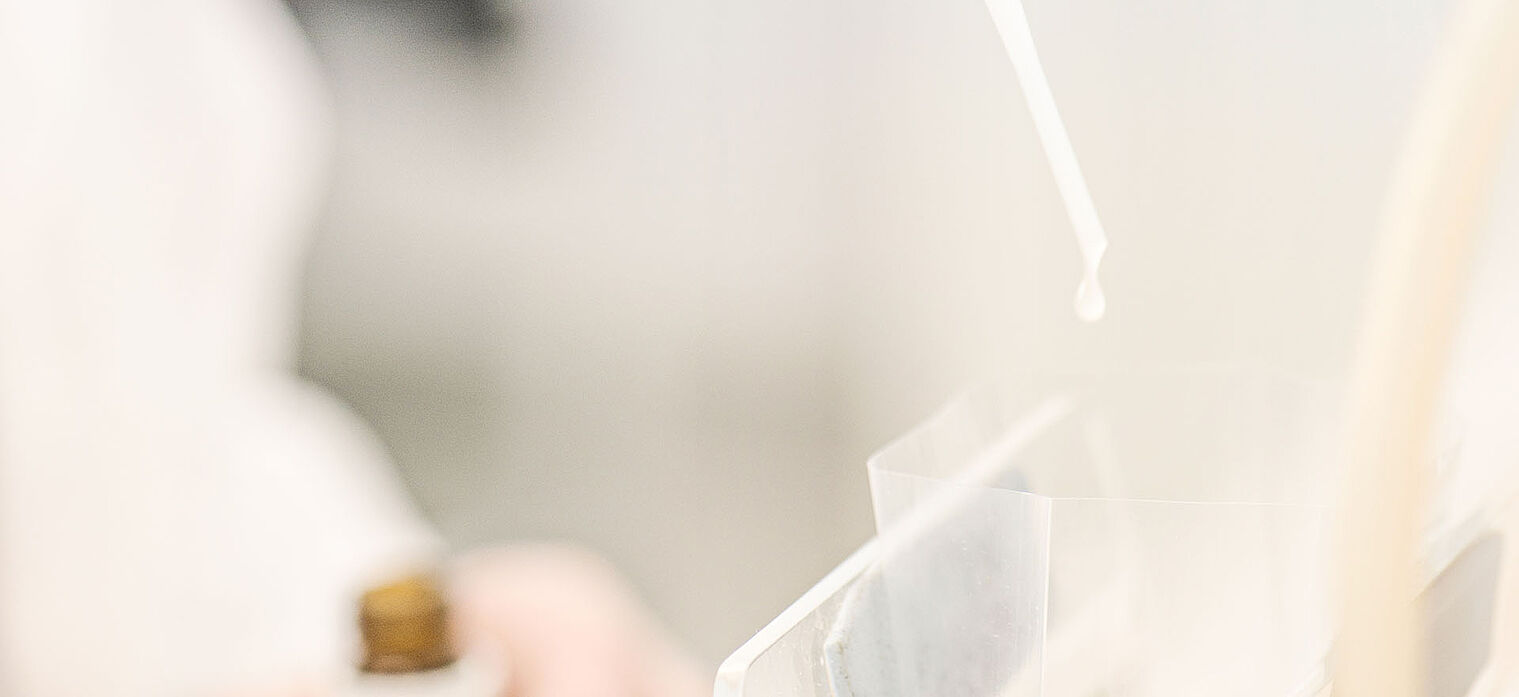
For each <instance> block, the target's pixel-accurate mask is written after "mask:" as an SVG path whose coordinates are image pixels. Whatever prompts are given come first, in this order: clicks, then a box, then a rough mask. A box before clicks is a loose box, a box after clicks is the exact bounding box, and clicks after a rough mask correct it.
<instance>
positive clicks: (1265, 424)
mask: <svg viewBox="0 0 1519 697" xmlns="http://www.w3.org/2000/svg"><path fill="white" fill-rule="evenodd" d="M1327 394H1328V393H1327V392H1326V391H1324V390H1320V389H1316V388H1315V387H1313V386H1312V385H1310V384H1308V383H1305V382H1302V381H1299V380H1295V379H1292V378H1289V377H1285V376H1280V375H1274V374H1271V373H1268V372H1266V371H1264V370H1255V369H1241V368H1232V367H1220V368H1198V369H1185V370H1159V371H1146V372H1136V373H1127V374H1112V375H1087V376H1063V377H1060V378H1054V379H1045V380H1038V379H1020V380H1009V381H1006V382H1003V383H1000V384H997V385H994V386H989V387H987V388H984V389H979V390H975V391H972V392H970V393H968V394H966V395H965V396H964V397H962V398H961V399H959V400H956V401H955V402H953V403H952V404H950V405H949V406H948V407H946V408H945V409H944V410H942V411H941V412H940V413H938V414H936V415H935V416H934V417H932V418H931V419H929V420H928V421H927V422H926V423H924V424H923V425H921V426H919V427H918V428H916V429H914V430H913V431H911V432H910V433H909V434H908V435H906V436H904V437H903V438H902V439H900V440H898V441H897V442H895V443H893V444H891V445H890V446H888V447H886V448H885V449H883V450H882V451H881V452H879V453H878V454H876V455H875V456H874V457H873V458H872V459H871V461H870V464H869V469H870V482H871V493H872V496H873V499H874V505H875V513H876V519H877V526H878V536H877V538H876V539H874V540H872V541H871V542H870V543H869V544H867V545H865V546H864V547H863V548H861V549H860V550H859V551H858V552H856V553H855V554H854V555H853V556H851V557H850V558H849V559H848V560H846V561H845V562H844V563H843V564H842V565H840V566H839V567H838V568H837V569H835V570H834V571H833V572H832V573H830V574H829V575H828V576H827V577H826V578H824V579H823V581H821V582H820V583H819V584H818V585H817V586H816V587H814V588H813V589H812V590H810V591H809V592H808V593H807V594H806V595H804V596H803V597H802V598H801V599H800V600H798V601H797V602H796V603H795V604H794V605H793V606H792V607H790V608H788V609H787V610H786V611H785V612H784V613H782V615H781V616H780V617H778V618H777V619H776V620H775V621H774V622H772V623H771V624H770V625H769V626H767V627H766V628H765V629H763V630H762V631H761V632H760V633H759V634H757V635H756V636H755V637H754V638H753V639H752V640H750V641H749V642H748V643H746V644H745V645H744V646H743V647H741V648H740V649H739V650H738V651H737V652H735V653H734V654H733V655H732V656H731V657H730V658H729V659H728V660H727V661H725V662H724V663H723V665H722V667H721V669H720V671H719V676H718V682H717V690H716V694H717V695H718V697H741V696H742V697H803V696H822V695H837V696H839V697H843V696H846V695H851V696H854V697H895V696H897V695H902V696H907V695H914V696H926V695H945V696H948V695H954V696H956V697H983V696H984V697H991V696H992V695H1012V696H1023V695H1028V696H1044V697H1053V696H1062V697H1063V696H1070V697H1087V696H1089V695H1095V694H1105V695H1112V696H1114V697H1117V696H1118V695H1170V696H1176V695H1216V694H1228V695H1233V696H1243V697H1251V696H1254V695H1270V696H1272V697H1283V696H1286V695H1295V694H1304V693H1311V691H1313V690H1316V689H1317V688H1318V687H1319V686H1320V683H1321V682H1322V666H1323V661H1324V658H1325V656H1326V652H1327V649H1328V644H1329V636H1330V632H1329V621H1328V619H1329V613H1328V611H1327V605H1326V598H1327V597H1328V592H1327V589H1328V583H1327V574H1326V565H1325V562H1326V554H1327V542H1328V540H1329V537H1330V536H1329V534H1328V524H1329V515H1328V507H1327V505H1326V504H1327V503H1328V502H1329V501H1330V500H1331V498H1330V497H1331V495H1332V493H1333V492H1332V491H1331V489H1332V486H1331V485H1332V481H1331V480H1332V479H1333V477H1332V476H1327V475H1326V473H1328V472H1331V471H1332V470H1331V469H1330V468H1328V467H1327V466H1326V465H1327V464H1328V462H1329V461H1328V460H1327V457H1326V456H1327V455H1328V451H1327V447H1326V446H1328V445H1329V443H1330V440H1329V436H1332V435H1333V434H1334V433H1335V429H1334V424H1333V418H1332V415H1333V414H1334V413H1335V412H1334V410H1333V408H1332V406H1333V405H1331V404H1328V403H1327V401H1328V400H1327V399H1326V395H1327Z"/></svg>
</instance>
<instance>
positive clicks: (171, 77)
mask: <svg viewBox="0 0 1519 697" xmlns="http://www.w3.org/2000/svg"><path fill="white" fill-rule="evenodd" d="M320 94H321V93H320V90H319V88H318V85H317V81H316V79H315V71H314V70H313V69H312V65H311V62H310V60H309V56H308V54H307V52H306V49H305V47H304V46H303V45H302V43H301V37H300V35H299V32H298V29H297V27H295V26H294V24H293V23H292V22H291V20H290V18H289V17H288V16H286V15H285V14H284V13H283V11H282V8H281V6H280V5H279V4H277V3H275V2H273V1H272V0H158V1H155V2H112V1H111V0H48V1H47V2H31V1H30V0H0V694H5V695H28V696H30V697H51V696H55V695H57V696H63V695H70V696H72V695H189V694H215V693H217V692H219V691H222V690H224V689H230V688H234V687H236V686H239V685H249V684H268V683H271V682H274V683H277V682H279V681H281V680H286V679H290V678H293V677H296V676H306V677H315V678H324V677H328V676H330V675H331V674H332V673H333V672H334V671H337V670H341V666H342V665H343V664H344V663H345V662H346V661H347V660H348V658H349V655H350V651H351V641H352V637H353V631H352V627H351V624H352V619H351V609H352V607H351V603H352V594H353V592H354V590H355V589H356V588H357V587H358V586H359V585H361V584H362V583H363V582H365V581H366V580H368V579H370V578H372V577H373V575H374V574H378V573H383V572H384V570H385V569H387V568H391V567H394V566H396V565H400V564H406V563H411V562H413V561H415V560H417V559H419V558H423V557H426V556H427V555H430V554H432V553H433V551H434V548H435V547H436V544H435V541H434V539H433V537H432V536H431V533H430V532H429V531H428V530H427V529H426V528H425V527H424V526H423V525H422V524H421V523H420V522H419V521H418V520H417V518H416V517H415V516H414V515H413V514H412V512H411V511H410V510H409V507H408V505H407V504H406V503H405V499H404V497H403V496H401V495H400V494H399V490H398V488H397V487H396V486H395V485H394V482H393V481H392V480H391V479H390V478H389V477H388V476H387V475H386V474H384V468H383V467H381V463H382V462H383V460H384V457H383V453H382V451H381V450H380V448H378V447H377V446H376V444H375V442H374V441H373V439H371V438H369V437H368V436H366V435H365V433H364V431H363V428H362V427H361V426H360V425H359V423H358V422H357V421H356V420H354V419H353V418H352V417H351V416H350V415H348V414H347V413H345V411H344V410H343V409H342V408H341V407H340V406H338V405H336V404H335V403H334V402H333V401H332V400H331V399H329V398H327V397H326V396H325V395H323V394H321V393H320V392H319V391H317V390H315V389H313V388H311V387H310V386H309V385H304V384H302V383H301V382H300V381H299V380H298V379H296V378H295V376H294V374H293V366H294V358H295V353H294V351H295V346H296V341H295V340H296V315H297V313H296V310H297V301H298V295H297V290H298V289H297V286H298V281H299V275H300V274H299V272H300V257H301V253H302V248H303V240H304V238H305V237H306V234H307V232H308V231H309V230H310V229H311V228H312V226H313V217H314V213H315V210H316V208H317V205H318V204H319V195H320V189H321V181H322V176H321V175H322V173H323V160H324V155H325V150H326V141H325V139H324V136H325V135H326V134H325V132H324V129H323V125H324V123H325V113H324V106H325V105H324V104H323V102H322V98H321V96H320Z"/></svg>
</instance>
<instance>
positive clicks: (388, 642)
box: [359, 575, 454, 673]
mask: <svg viewBox="0 0 1519 697" xmlns="http://www.w3.org/2000/svg"><path fill="white" fill-rule="evenodd" d="M359 630H360V632H361V633H362V634H363V636H364V663H363V666H362V668H363V670H364V672H366V673H414V672H420V671H426V670H433V669H437V668H442V667H444V666H447V665H450V664H452V663H453V662H454V651H453V647H452V645H451V644H450V642H449V633H448V607H447V606H446V605H445V604H444V602H443V592H442V591H441V590H440V589H439V588H438V583H437V581H436V579H434V578H433V577H432V576H429V575H416V576H409V577H407V578H403V579H400V580H397V581H395V582H392V583H388V584H385V585H383V586H378V587H376V588H372V589H370V590H369V591H366V592H365V593H364V597H363V598H362V599H361V600H360V602H359Z"/></svg>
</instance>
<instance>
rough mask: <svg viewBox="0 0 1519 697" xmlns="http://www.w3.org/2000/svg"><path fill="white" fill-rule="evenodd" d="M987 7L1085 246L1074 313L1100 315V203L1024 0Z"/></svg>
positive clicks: (993, 1) (1103, 305) (999, 0)
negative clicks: (1081, 162) (1067, 124)
mask: <svg viewBox="0 0 1519 697" xmlns="http://www.w3.org/2000/svg"><path fill="white" fill-rule="evenodd" d="M986 9H987V10H988V11H989V12H990V13H991V15H992V22H993V23H994V24H996V25H997V34H998V35H999V36H1001V37H1002V46H1003V48H1004V49H1006V50H1007V56H1008V58H1010V59H1012V61H1013V72H1015V73H1017V74H1018V84H1020V85H1022V87H1023V98H1024V101H1025V102H1026V103H1027V104H1028V110H1029V115H1030V116H1031V117H1032V118H1033V121H1034V130H1035V131H1036V132H1037V133H1038V134H1039V142H1040V144H1041V145H1042V146H1043V147H1044V156H1045V157H1046V158H1047V159H1049V162H1050V172H1051V173H1052V174H1054V176H1055V186H1056V188H1058V189H1059V190H1060V198H1061V200H1063V201H1064V202H1065V211H1066V215H1068V216H1070V218H1071V229H1072V231H1073V232H1074V233H1075V234H1076V246H1077V248H1079V249H1080V250H1081V260H1082V275H1081V284H1080V285H1079V286H1077V289H1076V316H1077V317H1080V318H1081V319H1083V320H1085V321H1087V322H1095V321H1097V320H1099V319H1102V315H1103V313H1104V312H1105V311H1106V310H1107V299H1106V298H1105V297H1104V296H1103V294H1102V285H1101V284H1100V283H1099V282H1098V280H1097V267H1098V265H1099V264H1101V263H1102V254H1103V252H1106V251H1107V249H1108V238H1107V235H1106V234H1104V233H1103V231H1102V222H1101V221H1100V220H1098V219H1097V206H1096V205H1094V204H1093V203H1092V194H1091V192H1089V191H1087V185H1086V179H1085V178H1084V177H1082V176H1081V167H1080V165H1078V164H1077V162H1076V151H1075V150H1073V149H1072V148H1071V139H1070V136H1068V135H1066V132H1065V124H1064V122H1062V121H1061V120H1060V111H1059V110H1057V109H1056V108H1055V95H1054V94H1053V93H1051V92H1050V83H1049V81H1048V80H1046V79H1045V77H1044V68H1043V67H1041V66H1040V64H1039V54H1038V53H1037V52H1036V51H1035V50H1034V36H1033V34H1032V33H1031V32H1030V31H1029V27H1028V18H1027V17H1026V16H1024V14H1023V3H1022V2H1021V0H986Z"/></svg>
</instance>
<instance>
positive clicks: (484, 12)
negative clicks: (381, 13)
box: [285, 0, 508, 41]
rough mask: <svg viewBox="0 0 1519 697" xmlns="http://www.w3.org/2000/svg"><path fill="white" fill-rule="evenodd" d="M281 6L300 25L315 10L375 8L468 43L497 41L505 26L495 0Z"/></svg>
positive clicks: (294, 2) (333, 0)
mask: <svg viewBox="0 0 1519 697" xmlns="http://www.w3.org/2000/svg"><path fill="white" fill-rule="evenodd" d="M285 4H286V5H288V6H289V7H290V9H291V11H292V12H294V13H295V14H296V16H297V17H299V18H301V20H302V23H303V24H305V23H306V18H307V17H309V16H310V14H311V13H313V12H316V11H317V10H318V9H319V8H324V7H325V8H330V7H332V6H340V5H347V6H350V7H353V8H355V9H356V10H361V11H365V12H369V11H373V10H374V9H377V8H378V9H382V10H388V11H393V12H405V13H407V14H412V15H415V16H417V17H421V18H423V19H425V20H426V23H427V25H428V26H430V27H432V28H434V29H436V30H437V31H439V32H441V33H445V34H448V35H451V36H455V37H459V38H463V39H468V40H472V41H487V40H493V39H498V38H500V37H501V36H503V35H504V34H505V33H506V30H507V26H508V21H507V19H508V17H507V13H506V11H505V10H504V9H503V7H502V5H504V4H505V3H502V2H497V1H496V0H285Z"/></svg>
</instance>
